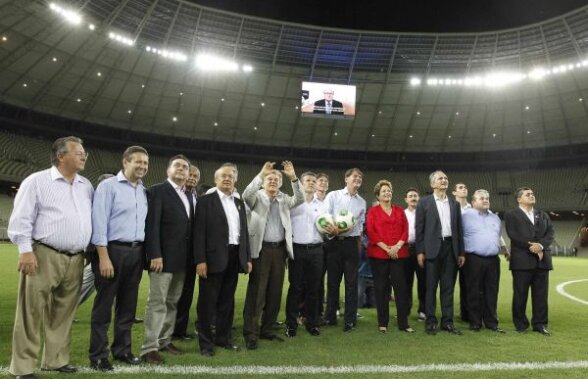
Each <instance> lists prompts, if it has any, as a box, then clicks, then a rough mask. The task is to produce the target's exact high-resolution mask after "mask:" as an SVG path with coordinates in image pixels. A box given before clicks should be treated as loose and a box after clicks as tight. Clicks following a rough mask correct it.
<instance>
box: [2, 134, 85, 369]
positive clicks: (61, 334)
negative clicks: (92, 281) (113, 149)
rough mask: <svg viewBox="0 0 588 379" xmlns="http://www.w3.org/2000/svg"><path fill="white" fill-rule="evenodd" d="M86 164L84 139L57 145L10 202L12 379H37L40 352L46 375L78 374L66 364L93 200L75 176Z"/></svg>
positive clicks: (68, 139) (65, 139)
mask: <svg viewBox="0 0 588 379" xmlns="http://www.w3.org/2000/svg"><path fill="white" fill-rule="evenodd" d="M87 157H88V154H87V153H86V152H85V151H84V147H83V146H82V140H81V139H79V138H77V137H72V136H70V137H63V138H59V139H57V140H56V141H55V142H54V143H53V146H52V157H51V163H52V167H51V168H49V169H46V170H43V171H39V172H36V173H34V174H31V175H30V176H28V177H27V178H26V179H25V180H24V181H23V182H22V183H21V185H20V189H19V191H18V193H17V194H16V198H15V199H14V210H13V212H12V215H11V216H10V221H9V223H8V237H9V238H10V240H11V241H12V242H13V243H14V244H15V245H17V246H18V252H19V259H18V271H20V279H19V289H18V298H17V306H16V318H15V322H14V332H13V336H12V360H11V362H10V373H11V374H13V375H16V377H22V378H34V377H35V375H34V370H35V368H36V366H37V358H38V354H39V351H40V350H41V348H43V357H42V362H41V367H42V369H43V370H50V371H59V372H63V373H74V372H77V368H76V367H74V366H72V365H70V364H69V358H70V344H71V326H72V322H73V317H74V314H75V309H76V305H77V301H78V296H79V293H80V285H81V283H82V271H83V267H84V255H83V252H84V250H85V249H86V247H87V246H88V243H89V242H90V238H91V235H92V219H91V214H92V195H93V193H94V189H93V188H92V184H91V183H90V181H89V180H88V179H86V178H84V177H83V176H81V175H79V174H78V173H79V172H80V171H82V170H83V169H84V167H85V164H86V159H87ZM41 323H43V325H44V329H43V331H44V335H43V336H41V330H42V329H41ZM41 337H43V341H44V345H43V346H41V340H42V339H41Z"/></svg>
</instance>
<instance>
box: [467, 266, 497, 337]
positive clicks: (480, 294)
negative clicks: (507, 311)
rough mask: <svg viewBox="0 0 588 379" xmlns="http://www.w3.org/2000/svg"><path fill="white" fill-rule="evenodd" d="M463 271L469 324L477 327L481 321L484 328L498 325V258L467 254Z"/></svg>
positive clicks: (492, 327)
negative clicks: (466, 289)
mask: <svg viewBox="0 0 588 379" xmlns="http://www.w3.org/2000/svg"><path fill="white" fill-rule="evenodd" d="M463 272H464V274H465V281H466V286H467V288H468V291H467V293H468V299H467V304H468V315H469V320H470V326H472V327H476V328H479V327H481V326H482V321H483V322H484V325H485V326H486V328H490V329H494V328H496V327H498V316H497V315H496V307H497V304H498V287H499V282H500V258H498V256H497V255H494V256H491V257H482V256H479V255H476V254H468V255H467V257H466V263H465V265H464V267H463Z"/></svg>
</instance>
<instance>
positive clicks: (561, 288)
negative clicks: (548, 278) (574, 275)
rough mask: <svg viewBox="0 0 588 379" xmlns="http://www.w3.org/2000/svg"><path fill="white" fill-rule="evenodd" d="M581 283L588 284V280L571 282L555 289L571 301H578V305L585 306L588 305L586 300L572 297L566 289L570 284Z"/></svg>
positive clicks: (559, 285) (561, 284)
mask: <svg viewBox="0 0 588 379" xmlns="http://www.w3.org/2000/svg"><path fill="white" fill-rule="evenodd" d="M580 282H588V279H580V280H570V281H569V282H563V283H560V284H558V285H557V287H555V289H556V291H557V292H558V293H559V294H560V295H562V296H565V297H567V298H568V299H571V300H573V301H577V302H578V303H582V304H585V305H588V301H586V300H582V299H580V298H577V297H576V296H573V295H570V294H569V293H567V292H566V290H565V287H566V286H567V285H568V284H573V283H580Z"/></svg>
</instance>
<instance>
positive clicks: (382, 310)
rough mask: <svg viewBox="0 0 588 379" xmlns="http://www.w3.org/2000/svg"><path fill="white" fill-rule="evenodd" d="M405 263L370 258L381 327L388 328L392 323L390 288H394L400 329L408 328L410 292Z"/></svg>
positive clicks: (401, 260) (397, 260)
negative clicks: (407, 288)
mask: <svg viewBox="0 0 588 379" xmlns="http://www.w3.org/2000/svg"><path fill="white" fill-rule="evenodd" d="M403 261H404V259H375V258H370V264H371V267H372V274H373V275H374V289H375V292H376V309H377V311H378V326H380V327H388V323H389V322H390V286H392V288H393V289H394V298H395V300H396V301H395V302H396V316H397V322H398V329H400V330H404V329H406V328H408V291H407V290H406V279H405V277H404V262H403Z"/></svg>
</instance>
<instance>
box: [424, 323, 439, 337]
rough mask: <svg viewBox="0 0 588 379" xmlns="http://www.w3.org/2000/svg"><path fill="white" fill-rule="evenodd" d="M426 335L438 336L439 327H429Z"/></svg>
mask: <svg viewBox="0 0 588 379" xmlns="http://www.w3.org/2000/svg"><path fill="white" fill-rule="evenodd" d="M425 333H427V334H428V335H430V336H434V335H435V334H437V326H436V325H431V326H427V327H426V328H425Z"/></svg>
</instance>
